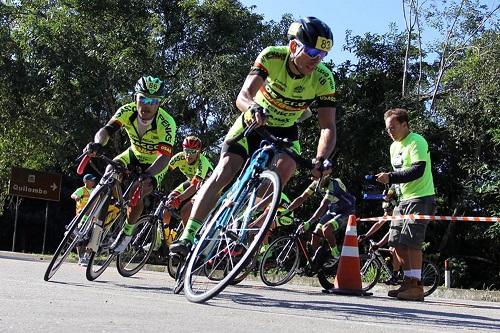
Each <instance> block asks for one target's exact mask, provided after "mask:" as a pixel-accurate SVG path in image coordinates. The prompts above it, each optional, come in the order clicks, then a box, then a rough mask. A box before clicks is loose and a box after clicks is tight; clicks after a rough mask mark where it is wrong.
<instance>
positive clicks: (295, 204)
mask: <svg viewBox="0 0 500 333" xmlns="http://www.w3.org/2000/svg"><path fill="white" fill-rule="evenodd" d="M310 196H311V194H310V193H308V192H307V190H306V191H304V193H302V194H301V195H300V196H298V197H296V198H295V199H294V200H293V201H292V202H291V203H290V205H288V208H287V210H288V211H289V212H291V211H293V210H295V209H297V208H298V207H300V206H301V205H302V204H303V203H304V202H306V200H307V199H308V198H309V197H310Z"/></svg>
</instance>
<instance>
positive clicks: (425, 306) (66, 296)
mask: <svg viewBox="0 0 500 333" xmlns="http://www.w3.org/2000/svg"><path fill="white" fill-rule="evenodd" d="M46 267H47V262H46V261H33V260H22V259H19V258H13V259H7V258H0V286H1V287H0V332H49V331H50V332H68V331H70V330H76V331H78V332H91V331H92V332H95V331H99V332H134V333H137V332H160V331H163V332H164V331H167V332H257V331H259V332H264V331H265V332H328V331H335V332H367V331H369V332H370V333H375V332H388V333H389V332H390V333H394V332H440V333H443V332H499V331H500V303H495V302H479V301H467V300H452V299H440V298H433V297H429V298H427V299H426V301H425V302H423V303H419V302H417V303H414V302H403V301H398V300H394V299H391V298H389V297H387V296H385V295H384V294H375V295H374V296H371V297H352V296H338V295H329V294H322V293H321V291H320V290H319V288H317V287H308V286H302V285H290V284H288V285H285V286H283V287H279V288H270V287H266V286H264V285H263V284H262V283H261V282H260V281H244V282H243V283H242V284H241V285H239V286H235V287H228V288H227V289H226V290H225V291H223V292H222V293H221V294H220V295H219V297H217V298H215V299H213V300H211V301H209V302H207V303H206V304H193V303H190V302H188V301H187V300H186V299H185V298H184V296H183V295H174V294H173V293H172V292H171V287H172V284H173V280H172V279H171V278H170V277H169V276H168V274H167V273H163V272H153V271H143V272H140V273H139V274H137V276H136V277H132V278H123V277H121V276H120V275H119V274H118V273H117V271H116V269H114V267H113V266H111V267H110V268H109V269H108V270H107V271H106V272H104V274H103V275H102V276H101V277H100V278H99V279H98V280H97V281H94V282H89V281H87V280H86V279H85V272H84V269H83V268H81V267H79V266H78V265H76V264H72V263H65V264H64V265H63V267H62V268H61V269H60V270H59V271H58V272H57V273H56V275H55V276H54V277H53V278H52V280H51V281H50V282H45V281H43V273H44V271H45V269H46Z"/></svg>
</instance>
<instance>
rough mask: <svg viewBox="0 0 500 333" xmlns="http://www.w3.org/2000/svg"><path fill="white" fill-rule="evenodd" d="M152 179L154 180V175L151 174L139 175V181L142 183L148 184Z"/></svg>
mask: <svg viewBox="0 0 500 333" xmlns="http://www.w3.org/2000/svg"><path fill="white" fill-rule="evenodd" d="M151 179H153V175H152V174H150V173H149V172H143V173H141V174H140V175H139V178H138V180H139V181H140V182H146V181H149V180H151Z"/></svg>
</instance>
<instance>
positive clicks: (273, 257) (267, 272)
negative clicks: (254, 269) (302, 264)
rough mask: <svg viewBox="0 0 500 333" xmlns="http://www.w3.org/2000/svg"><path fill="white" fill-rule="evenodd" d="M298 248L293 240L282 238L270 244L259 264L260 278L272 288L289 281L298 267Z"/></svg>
mask: <svg viewBox="0 0 500 333" xmlns="http://www.w3.org/2000/svg"><path fill="white" fill-rule="evenodd" d="M299 260H300V255H299V246H298V245H297V241H296V239H295V238H293V237H291V236H284V237H280V238H278V239H276V240H275V241H274V242H272V243H271V245H270V246H269V248H268V249H267V250H266V252H264V256H263V258H262V260H261V262H260V268H259V272H260V278H261V279H262V282H264V283H265V284H266V285H268V286H271V287H274V286H280V285H282V284H285V283H287V282H288V281H290V280H291V279H292V278H293V277H294V276H295V273H296V271H297V267H298V266H299Z"/></svg>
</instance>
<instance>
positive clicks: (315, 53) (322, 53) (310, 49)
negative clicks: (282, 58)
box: [297, 42, 328, 59]
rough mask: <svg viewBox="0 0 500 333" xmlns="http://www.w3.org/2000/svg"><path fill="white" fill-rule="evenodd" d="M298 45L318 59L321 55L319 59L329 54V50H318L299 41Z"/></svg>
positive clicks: (310, 56) (308, 54)
mask: <svg viewBox="0 0 500 333" xmlns="http://www.w3.org/2000/svg"><path fill="white" fill-rule="evenodd" d="M297 45H298V46H299V47H300V48H302V50H303V51H304V53H305V54H307V56H308V57H309V58H312V59H316V58H317V57H319V59H323V58H324V57H326V55H327V54H328V52H326V51H322V50H318V49H316V48H314V47H309V46H307V45H304V44H302V43H299V42H297Z"/></svg>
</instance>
